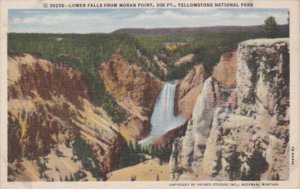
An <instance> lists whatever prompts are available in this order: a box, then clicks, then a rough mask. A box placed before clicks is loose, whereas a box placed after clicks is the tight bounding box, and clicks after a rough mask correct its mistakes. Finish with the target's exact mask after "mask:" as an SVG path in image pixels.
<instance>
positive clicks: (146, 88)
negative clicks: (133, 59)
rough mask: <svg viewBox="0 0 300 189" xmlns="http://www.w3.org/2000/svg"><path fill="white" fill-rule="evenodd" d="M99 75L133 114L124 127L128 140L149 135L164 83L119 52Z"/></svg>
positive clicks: (104, 66) (121, 103) (129, 112)
mask: <svg viewBox="0 0 300 189" xmlns="http://www.w3.org/2000/svg"><path fill="white" fill-rule="evenodd" d="M99 74H100V75H101V78H102V79H103V81H104V84H105V87H106V89H107V91H108V92H109V93H110V95H111V96H113V97H114V98H115V99H116V101H117V103H118V104H119V106H121V107H122V108H124V109H125V110H126V111H127V113H128V115H129V117H128V119H127V120H126V121H125V122H124V123H122V125H121V128H120V130H121V133H122V134H123V136H124V137H125V138H127V139H128V140H138V139H141V138H143V137H145V136H147V134H149V132H150V129H151V124H150V117H151V114H152V111H153V108H154V104H155V101H156V98H157V96H158V95H159V93H160V91H161V89H162V87H163V82H161V81H160V80H158V79H157V78H155V77H154V76H153V75H152V74H151V73H148V72H146V71H144V70H143V69H142V67H140V66H138V65H136V64H134V63H132V64H130V63H129V62H128V61H126V60H125V59H124V58H122V57H121V56H120V55H119V54H117V53H116V54H113V55H112V57H111V58H110V60H108V61H107V62H104V63H102V64H101V67H100V70H99Z"/></svg>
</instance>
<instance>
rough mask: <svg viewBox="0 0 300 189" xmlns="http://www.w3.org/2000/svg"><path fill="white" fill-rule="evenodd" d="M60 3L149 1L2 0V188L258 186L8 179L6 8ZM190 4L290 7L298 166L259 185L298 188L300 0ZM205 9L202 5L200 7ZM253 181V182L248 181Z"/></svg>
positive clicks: (294, 142) (293, 121)
mask: <svg viewBox="0 0 300 189" xmlns="http://www.w3.org/2000/svg"><path fill="white" fill-rule="evenodd" d="M50 2H51V3H61V2H68V3H70V2H74V3H82V2H86V3H97V2H98V3H99V2H101V3H105V2H116V3H118V2H121V3H125V2H126V3H130V2H131V3H133V2H135V3H138V2H148V3H149V0H138V1H136V0H135V1H134V0H127V1H124V0H123V1H121V0H119V1H117V0H113V1H112V0H105V1H97V0H90V1H80V0H72V1H71V0H60V1H57V0H51V1H50V0H49V1H39V0H26V1H22V0H19V1H16V0H14V1H13V0H2V1H1V0H0V3H1V10H0V14H1V20H0V24H1V25H0V30H1V31H0V40H1V41H0V42H1V43H0V50H1V54H0V125H1V127H0V134H1V135H0V136H1V137H0V138H1V139H0V140H1V143H0V144H1V146H0V147H1V154H0V155H1V156H0V158H1V159H0V169H1V172H0V177H1V180H0V181H1V185H0V188H1V189H19V188H37V189H40V188H51V189H52V188H55V189H63V188H64V189H65V188H71V187H72V188H74V189H76V188H87V187H91V188H96V187H97V188H107V189H112V188H141V189H153V188H163V189H165V188H174V189H175V188H208V189H209V188H219V189H223V188H226V189H228V188H230V189H231V188H249V189H250V188H257V187H252V186H243V187H241V186H240V187H232V186H231V187H222V186H216V187H199V186H197V183H201V182H202V183H208V182H209V183H212V184H213V183H228V184H229V183H237V184H241V183H243V182H240V181H195V182H192V181H182V182H177V183H188V184H190V185H191V184H192V183H194V184H196V186H180V187H177V186H169V184H173V183H174V182H171V181H170V182H168V181H160V182H151V181H138V182H124V181H115V182H113V181H109V182H7V163H6V162H7V29H8V27H7V26H8V25H7V10H8V9H31V8H35V9H43V4H44V3H50ZM151 2H153V3H157V2H165V3H167V2H172V3H176V2H179V1H172V0H160V1H159V0H153V1H151ZM182 2H184V3H190V2H198V3H199V2H201V3H211V2H232V3H234V2H245V3H249V2H253V3H254V6H255V7H254V8H288V9H289V10H290V57H291V58H290V90H291V93H290V95H291V96H290V98H291V102H290V105H291V106H290V108H291V111H290V114H291V115H290V117H291V124H290V147H292V146H294V147H295V165H294V166H290V176H289V180H288V181H279V182H278V183H279V186H270V187H265V186H264V187H258V188H266V189H267V188H271V189H276V188H282V189H299V188H300V174H299V167H300V166H299V158H300V156H299V150H300V148H299V147H300V142H299V141H300V139H299V133H300V125H299V123H300V120H299V108H300V86H299V85H300V84H299V83H300V76H299V71H300V62H299V60H300V57H299V53H300V47H299V42H300V38H299V35H300V29H299V25H300V23H299V18H300V15H299V11H300V1H298V0H244V1H243V0H231V1H224V0H220V1H216V0H205V1H199V0H198V1H197V0H194V1H189V0H186V1H181V3H182ZM201 9H202V8H201ZM246 183H251V182H246Z"/></svg>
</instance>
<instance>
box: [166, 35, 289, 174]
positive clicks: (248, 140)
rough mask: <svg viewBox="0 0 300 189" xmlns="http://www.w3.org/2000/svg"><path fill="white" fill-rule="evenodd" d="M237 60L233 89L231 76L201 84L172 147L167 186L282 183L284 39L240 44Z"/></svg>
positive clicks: (285, 141) (285, 109) (284, 156)
mask: <svg viewBox="0 0 300 189" xmlns="http://www.w3.org/2000/svg"><path fill="white" fill-rule="evenodd" d="M237 57H238V58H237V60H238V61H237V73H236V87H235V88H230V87H228V86H232V87H233V86H235V82H232V81H234V79H233V78H234V77H233V76H231V77H232V78H231V79H229V80H227V79H226V78H228V77H226V78H225V77H224V79H225V80H224V79H221V80H223V81H225V82H224V83H222V82H220V77H219V79H218V77H216V76H215V75H214V74H213V76H212V77H210V78H208V79H207V80H206V81H205V84H204V87H203V89H202V92H201V94H200V95H199V96H198V99H197V103H196V104H195V107H194V110H193V114H192V118H191V119H190V121H189V123H188V127H187V130H186V134H185V136H184V137H183V138H179V139H176V141H175V142H174V145H173V152H172V155H171V159H170V166H171V178H172V179H173V180H286V179H288V160H289V157H288V149H289V145H288V144H289V45H288V39H256V40H248V41H245V42H242V43H240V44H239V47H238V51H237ZM218 66H220V65H218ZM218 66H217V67H218ZM216 69H218V68H216ZM216 69H215V70H216ZM231 73H233V72H231ZM224 84H225V85H224ZM228 84H230V85H228Z"/></svg>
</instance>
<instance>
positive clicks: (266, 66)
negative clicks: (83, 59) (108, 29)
mask: <svg viewBox="0 0 300 189" xmlns="http://www.w3.org/2000/svg"><path fill="white" fill-rule="evenodd" d="M185 47H186V46H182V47H180V48H185ZM138 52H139V51H138ZM139 53H140V52H139ZM140 56H142V55H140ZM188 56H190V55H188ZM184 57H185V56H184ZM184 57H180V58H179V59H178V61H179V60H183V58H184ZM154 59H155V61H156V63H157V64H159V65H160V67H161V65H164V69H166V68H165V67H166V64H165V63H164V62H162V61H161V60H158V58H157V56H156V57H155V58H154ZM184 59H186V58H184ZM148 63H149V62H148ZM154 63H155V62H154ZM182 64H185V63H182ZM182 64H180V65H182ZM159 65H158V66H159ZM180 65H177V66H180ZM166 72H167V71H164V74H165V75H166ZM97 74H98V76H99V78H101V80H102V81H103V84H104V86H105V89H106V91H107V93H108V94H109V95H110V96H111V97H112V98H113V100H115V101H116V103H117V105H118V106H119V107H120V108H121V109H122V110H123V111H124V112H125V114H126V117H125V119H124V120H123V121H121V122H118V123H117V122H114V121H113V120H112V117H111V116H110V115H109V114H108V113H107V112H106V110H105V109H104V108H103V107H101V106H99V105H97V103H96V102H95V99H94V98H93V96H92V95H91V90H90V89H89V88H88V87H87V86H88V84H87V78H86V77H85V75H83V74H82V73H81V72H80V71H78V70H77V69H75V68H71V67H68V66H66V65H63V64H60V63H57V62H51V61H49V60H46V59H44V58H41V57H39V56H37V55H33V54H28V53H17V54H10V55H9V57H8V128H9V129H8V144H9V148H8V160H9V165H8V172H9V177H8V180H9V181H28V180H46V181H58V180H60V181H67V180H68V181H69V180H107V179H108V180H129V179H132V178H131V177H130V176H128V172H132V174H135V175H131V176H132V177H134V176H137V180H147V179H149V180H155V179H158V177H159V178H160V179H161V180H169V179H170V180H242V179H245V180H251V179H253V177H251V178H250V176H253V175H251V174H250V173H252V172H251V171H253V169H254V167H253V166H254V165H253V157H255V158H260V159H259V160H260V161H261V163H262V164H261V167H262V168H261V170H260V172H259V179H263V180H272V179H274V178H279V179H280V180H287V179H288V177H287V175H288V174H287V173H288V158H289V156H288V147H289V119H290V118H289V44H288V39H255V40H248V41H243V42H240V43H239V45H238V49H233V50H231V51H228V52H226V53H223V55H222V56H221V57H220V60H219V62H218V63H217V64H216V65H215V66H214V67H213V68H208V67H207V66H205V65H204V64H197V65H194V66H192V68H191V69H190V70H189V71H188V72H187V74H186V75H185V76H184V77H183V78H182V79H180V80H177V81H173V82H171V81H168V82H167V81H163V80H162V79H161V78H160V79H159V78H158V77H157V76H155V75H154V74H153V73H151V72H149V71H148V70H146V69H145V68H144V67H142V66H141V65H139V64H137V63H136V62H132V61H129V60H127V59H126V58H125V57H124V56H122V55H121V54H120V53H119V52H118V51H116V52H114V53H113V54H111V55H110V56H109V58H108V59H107V60H105V61H103V62H101V64H100V66H99V68H98V70H97ZM149 138H151V142H152V143H153V144H154V145H156V146H158V147H160V148H161V149H163V147H164V146H166V144H169V143H172V144H173V147H172V149H171V155H170V161H169V163H168V164H166V163H162V162H161V161H160V160H159V159H155V158H154V157H148V156H151V154H150V155H149V154H144V156H145V157H147V158H148V159H146V160H145V161H144V162H141V163H139V164H137V165H133V166H129V167H127V168H123V169H119V168H120V167H119V164H118V163H119V161H120V158H121V157H120V156H121V155H122V147H124V145H125V144H126V143H128V142H130V143H137V142H138V141H143V139H145V140H148V139H149ZM153 138H154V139H153ZM81 152H85V153H83V154H84V155H82V153H81ZM152 156H153V155H152ZM168 158H169V157H168ZM234 163H236V164H237V166H234V165H233V164H234ZM151 167H153V168H154V167H155V170H153V171H152V170H151ZM135 168H138V169H139V170H142V169H147V170H148V169H149V175H151V176H149V177H147V176H145V177H144V176H142V174H143V171H135V172H134V173H133V169H135ZM151 171H152V172H151ZM150 172H151V174H150ZM160 173H162V174H161V175H159V174H160ZM157 175H158V176H157ZM107 177H108V178H107ZM150 177H151V178H150ZM256 179H258V178H257V177H256Z"/></svg>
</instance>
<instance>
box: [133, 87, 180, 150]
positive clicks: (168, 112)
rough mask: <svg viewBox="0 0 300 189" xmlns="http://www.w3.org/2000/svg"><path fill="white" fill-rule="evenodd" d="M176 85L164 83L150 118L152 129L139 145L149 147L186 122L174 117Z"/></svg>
mask: <svg viewBox="0 0 300 189" xmlns="http://www.w3.org/2000/svg"><path fill="white" fill-rule="evenodd" d="M175 92H176V84H171V83H165V85H164V87H163V89H162V90H161V92H160V94H159V96H158V98H157V99H156V103H155V106H154V110H153V113H152V116H151V125H152V129H151V132H150V135H149V136H148V137H147V138H145V139H143V140H141V141H139V144H141V145H149V144H151V142H153V141H154V140H155V139H157V138H158V137H160V136H162V135H163V134H165V133H166V132H168V131H169V130H172V129H174V128H176V127H178V126H181V125H182V124H184V122H185V121H186V120H185V119H184V118H183V117H182V116H180V115H179V116H174V101H175Z"/></svg>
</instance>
